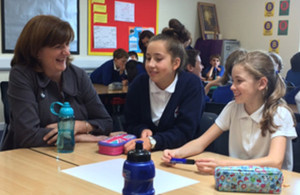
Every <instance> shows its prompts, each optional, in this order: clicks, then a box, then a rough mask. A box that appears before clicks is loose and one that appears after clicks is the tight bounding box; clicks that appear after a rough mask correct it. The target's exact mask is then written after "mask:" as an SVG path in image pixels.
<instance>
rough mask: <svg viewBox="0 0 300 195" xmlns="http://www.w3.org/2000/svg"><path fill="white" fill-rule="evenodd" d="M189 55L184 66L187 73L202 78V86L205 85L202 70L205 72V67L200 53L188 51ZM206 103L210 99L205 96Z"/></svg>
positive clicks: (192, 50)
mask: <svg viewBox="0 0 300 195" xmlns="http://www.w3.org/2000/svg"><path fill="white" fill-rule="evenodd" d="M186 53H187V62H186V63H185V65H184V69H185V70H186V71H187V72H190V73H193V74H194V75H196V76H198V77H199V78H200V82H201V83H202V85H204V82H203V80H205V79H204V78H203V77H202V70H203V67H204V66H203V65H202V63H201V58H200V52H199V51H198V50H195V49H186ZM205 101H206V102H208V101H209V97H208V96H207V95H205Z"/></svg>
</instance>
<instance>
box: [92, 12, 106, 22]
mask: <svg viewBox="0 0 300 195" xmlns="http://www.w3.org/2000/svg"><path fill="white" fill-rule="evenodd" d="M94 23H107V14H94Z"/></svg>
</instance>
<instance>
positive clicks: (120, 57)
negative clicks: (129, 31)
mask: <svg viewBox="0 0 300 195" xmlns="http://www.w3.org/2000/svg"><path fill="white" fill-rule="evenodd" d="M128 57H129V56H128V53H127V52H126V51H125V50H124V49H121V48H119V49H116V50H115V51H114V53H113V59H112V60H109V61H107V62H105V63H104V64H102V65H101V66H100V67H98V68H97V69H96V70H94V71H93V72H92V73H91V75H90V78H91V80H92V82H93V83H98V84H103V85H109V84H110V83H112V82H123V84H126V83H127V82H126V81H127V77H126V74H125V64H126V62H127V60H128Z"/></svg>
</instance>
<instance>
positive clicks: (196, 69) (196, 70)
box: [184, 49, 205, 80]
mask: <svg viewBox="0 0 300 195" xmlns="http://www.w3.org/2000/svg"><path fill="white" fill-rule="evenodd" d="M186 54H187V62H186V64H185V65H184V69H185V70H186V71H188V72H191V73H193V74H195V75H196V76H198V77H199V78H200V79H201V80H205V78H203V77H202V70H203V68H204V66H203V65H202V63H201V58H200V52H199V51H198V50H195V49H188V50H186Z"/></svg>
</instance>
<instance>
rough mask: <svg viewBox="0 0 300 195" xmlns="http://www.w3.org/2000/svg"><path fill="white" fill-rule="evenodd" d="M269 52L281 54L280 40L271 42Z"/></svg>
mask: <svg viewBox="0 0 300 195" xmlns="http://www.w3.org/2000/svg"><path fill="white" fill-rule="evenodd" d="M269 52H275V53H279V40H275V39H274V40H270V46H269Z"/></svg>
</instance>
